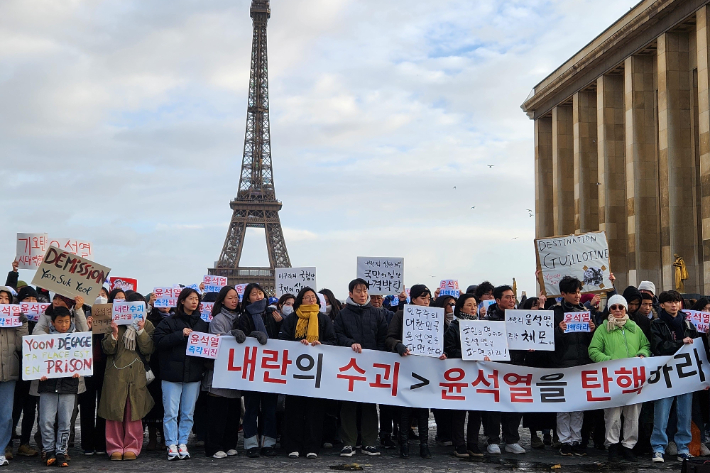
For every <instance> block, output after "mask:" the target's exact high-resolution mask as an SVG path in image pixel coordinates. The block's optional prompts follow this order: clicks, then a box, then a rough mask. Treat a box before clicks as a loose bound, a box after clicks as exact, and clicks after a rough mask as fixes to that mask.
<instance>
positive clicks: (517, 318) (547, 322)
mask: <svg viewBox="0 0 710 473" xmlns="http://www.w3.org/2000/svg"><path fill="white" fill-rule="evenodd" d="M505 327H506V330H507V332H508V348H509V349H510V350H539V351H555V313H554V311H551V310H508V309H506V311H505Z"/></svg>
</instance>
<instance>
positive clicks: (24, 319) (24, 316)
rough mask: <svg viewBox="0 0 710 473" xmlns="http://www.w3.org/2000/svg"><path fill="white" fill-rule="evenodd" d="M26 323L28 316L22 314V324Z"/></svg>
mask: <svg viewBox="0 0 710 473" xmlns="http://www.w3.org/2000/svg"><path fill="white" fill-rule="evenodd" d="M25 322H27V316H26V315H25V314H23V313H22V312H20V323H21V324H24V323H25Z"/></svg>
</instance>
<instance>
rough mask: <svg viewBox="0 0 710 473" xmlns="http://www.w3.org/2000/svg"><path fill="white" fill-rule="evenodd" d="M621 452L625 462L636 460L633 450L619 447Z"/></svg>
mask: <svg viewBox="0 0 710 473" xmlns="http://www.w3.org/2000/svg"><path fill="white" fill-rule="evenodd" d="M621 454H622V455H623V456H624V460H626V461H627V462H631V463H636V462H637V461H638V460H636V455H634V451H633V449H631V448H626V447H621Z"/></svg>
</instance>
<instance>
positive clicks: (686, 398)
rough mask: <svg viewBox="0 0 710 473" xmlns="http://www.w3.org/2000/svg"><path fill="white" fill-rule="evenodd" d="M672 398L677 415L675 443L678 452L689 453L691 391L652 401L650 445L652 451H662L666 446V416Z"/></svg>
mask: <svg viewBox="0 0 710 473" xmlns="http://www.w3.org/2000/svg"><path fill="white" fill-rule="evenodd" d="M673 400H675V401H676V415H677V416H678V423H677V429H678V430H677V431H676V433H675V438H674V440H675V444H676V446H677V447H678V454H681V453H689V450H688V445H689V444H690V441H691V440H692V439H693V436H692V434H691V433H690V418H691V414H692V412H693V393H687V394H681V395H680V396H675V397H667V398H665V399H659V400H657V401H654V403H653V433H652V434H651V447H652V448H653V451H654V453H655V452H660V453H664V452H665V450H666V447H667V446H668V434H666V427H667V426H668V417H669V416H670V412H671V407H672V406H673Z"/></svg>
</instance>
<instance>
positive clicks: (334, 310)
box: [318, 289, 341, 321]
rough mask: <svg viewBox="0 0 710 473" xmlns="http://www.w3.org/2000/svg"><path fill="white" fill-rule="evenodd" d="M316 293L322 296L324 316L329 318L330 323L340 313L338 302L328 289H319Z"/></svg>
mask: <svg viewBox="0 0 710 473" xmlns="http://www.w3.org/2000/svg"><path fill="white" fill-rule="evenodd" d="M318 293H319V294H322V295H323V297H324V298H325V314H326V315H327V316H328V317H330V320H331V321H333V320H335V318H336V317H337V316H338V314H339V313H340V308H341V306H340V301H339V300H338V299H337V298H336V297H335V294H333V291H331V290H330V289H321V290H320V291H318ZM321 309H322V308H321Z"/></svg>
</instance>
